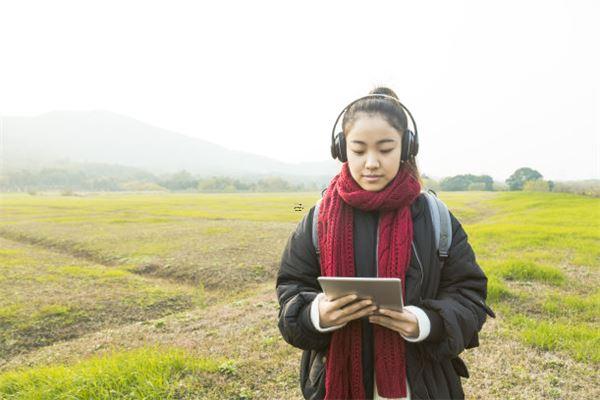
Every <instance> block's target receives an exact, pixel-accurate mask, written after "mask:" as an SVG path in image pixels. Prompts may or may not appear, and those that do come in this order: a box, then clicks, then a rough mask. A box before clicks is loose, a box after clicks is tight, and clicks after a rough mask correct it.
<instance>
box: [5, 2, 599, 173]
mask: <svg viewBox="0 0 600 400" xmlns="http://www.w3.org/2000/svg"><path fill="white" fill-rule="evenodd" d="M598 4H599V2H597V1H512V0H510V1H502V2H488V1H402V0H400V1H369V2H365V1H348V0H347V1H319V2H317V1H302V2H285V1H260V0H255V1H218V2H198V1H189V2H186V1H161V2H155V1H139V2H137V1H135V2H134V1H126V0H120V1H107V0H104V1H82V0H79V1H52V2H48V1H39V2H32V1H27V0H22V1H12V2H9V1H4V0H0V113H1V115H0V116H12V115H35V114H39V113H43V112H48V111H55V110H94V109H102V110H108V111H113V112H116V113H119V114H123V115H127V116H130V117H133V118H136V119H138V120H141V121H143V122H147V123H150V124H152V125H156V126H159V127H161V128H165V129H169V130H172V131H176V132H179V133H182V134H185V135H188V136H193V137H198V138H201V139H204V140H207V141H210V142H213V143H217V144H220V145H223V146H225V147H227V148H230V149H233V150H242V151H247V152H251V153H256V154H260V155H265V156H269V157H272V158H276V159H278V160H282V161H288V162H301V161H321V160H327V159H328V158H330V157H331V156H330V150H329V146H330V142H331V137H330V135H331V129H332V125H333V122H334V121H335V118H336V117H337V115H338V113H339V112H340V111H341V110H342V109H343V108H344V106H345V105H346V104H347V103H349V102H350V101H352V100H353V99H355V98H357V97H360V96H363V95H365V94H367V93H368V92H369V91H370V90H371V89H373V88H374V87H375V86H378V85H385V86H388V87H390V88H392V89H393V90H394V91H395V92H396V93H397V94H398V96H399V98H400V100H401V101H402V103H403V104H404V105H406V106H407V107H408V108H409V109H410V111H411V112H412V114H413V116H414V117H415V119H416V122H417V127H418V132H419V141H420V150H419V155H418V156H417V160H418V164H419V167H420V170H421V172H423V173H426V174H428V175H430V176H433V177H444V176H451V175H456V174H465V173H473V174H488V175H491V176H492V177H494V178H495V179H497V180H504V179H506V178H507V177H508V176H510V174H512V173H513V172H514V171H515V170H516V169H517V168H520V167H530V168H534V169H536V170H538V171H539V172H540V173H541V174H542V175H543V176H544V178H546V179H554V180H569V179H589V178H596V179H600V127H599V115H600V99H599V87H600V74H599V72H598V71H600V62H599V59H600V54H599V53H600V51H599V50H598V49H599V48H600V46H599V45H598V38H600V24H598V23H597V21H598V20H599V19H600V6H599V5H598ZM198 156H199V157H201V155H198Z"/></svg>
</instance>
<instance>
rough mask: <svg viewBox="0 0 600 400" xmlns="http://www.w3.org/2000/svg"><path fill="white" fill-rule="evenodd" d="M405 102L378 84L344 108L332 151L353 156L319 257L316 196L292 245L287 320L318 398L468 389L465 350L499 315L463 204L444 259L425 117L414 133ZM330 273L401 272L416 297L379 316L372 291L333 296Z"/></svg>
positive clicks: (454, 394)
mask: <svg viewBox="0 0 600 400" xmlns="http://www.w3.org/2000/svg"><path fill="white" fill-rule="evenodd" d="M405 110H406V108H404V106H402V105H401V103H400V102H399V101H398V97H397V96H396V94H395V93H394V92H393V91H392V90H391V89H388V88H377V89H375V90H373V91H372V92H371V93H370V95H369V96H366V97H364V98H360V99H358V100H355V101H353V102H352V103H351V104H350V105H349V106H347V107H346V108H345V109H344V110H343V111H342V113H340V116H338V120H339V118H340V117H341V115H342V114H344V118H343V120H342V132H340V133H338V135H337V136H335V137H334V135H333V133H332V155H333V156H334V158H339V159H340V160H341V161H342V162H343V164H342V168H341V171H340V173H339V174H338V175H336V176H335V177H334V178H333V179H332V181H331V182H330V184H329V186H328V187H327V189H326V190H325V193H324V195H323V199H322V201H321V205H320V207H319V214H318V244H319V246H318V247H319V249H320V258H318V256H317V253H316V249H315V246H314V245H313V242H312V222H313V221H312V220H313V218H315V217H316V216H314V215H313V214H314V207H313V208H311V209H310V211H309V212H308V213H307V215H306V216H305V217H304V218H303V220H302V221H301V222H300V223H299V224H298V226H297V228H296V230H295V232H294V233H293V234H292V235H291V236H290V238H289V240H288V243H287V245H286V248H285V250H284V252H283V256H282V259H281V265H280V269H279V273H278V276H277V296H278V299H279V304H280V307H281V308H280V312H279V329H280V331H281V334H282V336H283V338H284V339H285V340H286V341H287V342H288V343H290V344H292V345H293V346H295V347H298V348H300V349H303V350H304V352H303V354H302V361H301V371H300V378H301V387H302V393H303V395H304V397H305V398H307V399H322V398H326V399H365V398H368V399H371V398H374V399H392V398H393V399H448V398H452V399H456V398H464V393H463V390H462V385H461V380H460V376H463V377H468V373H467V369H466V366H465V364H464V363H463V362H462V360H461V359H460V358H459V357H458V355H459V354H460V353H461V352H462V351H463V350H464V349H466V348H471V347H475V346H478V345H479V342H478V332H479V331H480V330H481V328H482V326H483V323H484V322H485V319H486V313H487V314H489V315H491V316H493V312H492V311H491V310H490V309H489V308H488V307H487V306H486V305H485V299H486V297H487V278H486V276H485V274H484V273H483V271H482V270H481V268H480V267H479V266H478V265H477V262H476V261H475V255H474V253H473V250H472V248H471V246H470V245H469V243H468V242H467V235H466V233H465V232H464V230H463V228H462V226H461V224H460V223H459V222H458V221H457V220H456V218H455V217H454V216H453V215H452V214H450V215H451V224H452V242H451V246H450V250H449V255H448V258H447V259H445V261H444V263H443V266H442V265H441V263H440V259H439V257H438V255H437V249H436V247H435V243H434V237H433V233H432V220H431V216H430V214H429V212H428V208H427V207H428V205H427V201H426V199H425V198H424V195H423V194H421V181H420V176H419V171H418V169H417V165H416V161H415V156H416V154H417V152H418V136H417V132H416V126H415V123H414V120H412V123H413V127H414V128H415V133H414V134H413V133H412V131H410V130H409V129H408V124H407V117H406V114H405V112H404V111H405ZM406 111H407V112H408V110H406ZM408 115H409V116H410V117H411V119H412V116H411V115H410V112H408ZM335 125H337V121H336V124H335ZM335 125H334V131H333V132H335ZM321 275H323V276H359V277H396V278H400V279H401V281H402V285H403V298H404V304H407V306H405V307H404V309H403V310H402V312H397V311H393V310H390V309H384V308H380V309H379V312H380V313H381V314H383V315H381V316H374V315H373V313H374V311H375V310H376V307H375V306H374V305H373V304H371V303H370V301H369V300H363V301H358V302H357V301H354V300H355V299H354V298H353V297H352V296H345V297H342V298H338V299H330V298H328V297H326V296H325V295H324V294H323V293H321V289H320V286H319V284H318V282H317V278H318V277H319V276H321Z"/></svg>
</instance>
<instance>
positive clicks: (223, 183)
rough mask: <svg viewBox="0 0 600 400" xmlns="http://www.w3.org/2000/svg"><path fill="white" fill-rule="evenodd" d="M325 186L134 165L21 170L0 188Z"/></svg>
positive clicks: (0, 181)
mask: <svg viewBox="0 0 600 400" xmlns="http://www.w3.org/2000/svg"><path fill="white" fill-rule="evenodd" d="M322 188H324V185H323V183H319V182H317V181H312V182H311V181H309V182H306V181H305V182H298V183H292V182H289V181H288V180H286V179H283V178H281V177H277V176H266V177H262V178H256V179H250V178H247V179H241V178H232V177H227V176H213V177H199V176H194V175H192V174H191V173H189V172H187V171H179V172H176V173H173V174H164V175H154V174H151V173H149V172H146V171H143V170H140V169H137V168H130V167H121V166H107V168H106V169H103V168H102V167H99V166H96V167H95V168H85V169H74V168H44V169H40V170H38V171H29V170H17V171H8V172H4V173H2V174H1V175H0V191H4V192H35V191H42V190H52V191H61V192H65V193H70V192H73V191H199V192H298V191H318V190H321V189H322Z"/></svg>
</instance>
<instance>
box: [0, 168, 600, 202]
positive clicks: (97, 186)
mask: <svg viewBox="0 0 600 400" xmlns="http://www.w3.org/2000/svg"><path fill="white" fill-rule="evenodd" d="M422 178H423V183H424V186H425V187H427V188H431V189H433V190H436V191H503V190H523V191H544V192H550V191H554V192H570V193H577V194H583V195H588V196H596V197H600V180H587V181H573V182H553V181H551V180H544V179H543V176H542V174H541V173H539V172H538V171H536V170H534V169H531V168H526V167H525V168H519V169H517V170H516V171H515V172H514V173H513V174H512V175H511V176H510V177H509V178H508V179H506V180H505V181H504V182H497V181H494V180H493V179H492V177H491V176H489V175H472V174H465V175H455V176H451V177H446V178H443V179H441V180H439V181H437V180H435V179H432V178H430V177H428V176H427V175H423V176H422ZM327 184H328V182H327V180H323V179H321V180H320V181H319V180H318V179H315V180H313V181H310V180H307V179H305V180H304V181H299V182H290V181H288V180H286V179H284V178H282V177H278V176H265V177H256V178H234V177H227V176H212V177H201V176H195V175H192V174H191V173H189V172H188V171H179V172H176V173H172V174H163V175H155V174H152V173H149V172H147V171H144V170H141V169H139V168H133V167H125V166H119V165H107V164H76V165H72V164H68V165H67V166H64V167H53V168H44V169H40V170H37V171H30V170H14V171H5V172H3V173H2V174H0V191H3V192H29V193H32V194H34V193H35V192H37V191H59V192H62V193H64V194H72V193H73V192H75V191H87V192H95V191H102V192H103V191H190V192H208V193H210V192H299V191H310V192H313V191H321V190H323V189H324V188H325V187H326V186H327Z"/></svg>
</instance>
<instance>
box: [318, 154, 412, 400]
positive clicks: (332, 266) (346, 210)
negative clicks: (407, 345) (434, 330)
mask: <svg viewBox="0 0 600 400" xmlns="http://www.w3.org/2000/svg"><path fill="white" fill-rule="evenodd" d="M420 191H421V187H420V184H419V182H418V181H417V180H416V179H415V178H414V177H413V176H412V175H411V174H410V173H409V172H408V171H407V170H406V169H400V170H399V172H398V173H397V174H396V176H395V178H394V179H393V180H392V181H391V182H389V183H388V185H387V186H386V187H385V188H383V189H382V190H380V191H378V192H372V191H367V190H364V189H362V188H361V187H360V186H359V185H358V183H357V182H356V181H355V180H354V178H352V175H350V170H349V168H348V163H347V162H345V163H344V164H343V165H342V169H341V172H340V173H339V174H338V175H336V176H335V177H334V178H333V179H332V180H331V183H330V184H329V186H328V188H327V190H326V192H325V195H324V196H323V199H322V201H321V206H320V209H319V225H318V232H319V247H320V249H321V274H322V275H323V276H351V277H353V276H356V272H355V267H354V242H353V213H354V211H353V209H354V208H358V209H361V210H365V211H372V210H379V212H380V217H379V226H378V229H379V246H378V249H377V260H378V276H379V277H382V278H383V277H394V278H400V279H401V280H402V297H403V298H404V296H405V279H404V278H405V274H406V269H407V266H408V263H409V260H410V255H411V242H412V238H413V225H412V217H411V212H410V205H411V203H412V202H413V201H414V200H415V199H416V198H417V197H418V196H419V193H420ZM373 333H374V347H375V349H374V350H375V375H376V380H377V381H376V383H377V389H378V392H379V395H380V396H383V397H387V398H397V397H405V396H406V365H405V354H404V339H402V337H401V336H400V334H399V333H398V332H395V331H393V330H391V329H388V328H385V327H383V326H381V325H377V324H373ZM361 336H362V333H361V321H360V319H358V320H353V321H350V322H349V323H348V324H346V326H344V327H343V328H341V329H337V330H335V331H333V333H332V337H331V343H330V346H329V351H328V354H327V365H326V377H325V388H326V391H325V393H326V395H325V399H363V398H365V397H366V396H365V393H364V386H363V376H362V375H363V373H362V359H361V354H362V353H361V350H362V342H361Z"/></svg>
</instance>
